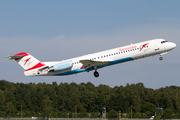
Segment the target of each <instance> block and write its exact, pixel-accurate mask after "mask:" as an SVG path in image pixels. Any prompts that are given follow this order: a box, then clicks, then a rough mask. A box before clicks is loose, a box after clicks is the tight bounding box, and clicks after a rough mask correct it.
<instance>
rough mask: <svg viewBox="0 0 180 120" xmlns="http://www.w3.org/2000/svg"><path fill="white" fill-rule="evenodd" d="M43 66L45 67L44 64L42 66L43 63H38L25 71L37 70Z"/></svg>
mask: <svg viewBox="0 0 180 120" xmlns="http://www.w3.org/2000/svg"><path fill="white" fill-rule="evenodd" d="M43 66H45V64H44V63H41V62H39V63H38V64H36V65H35V66H34V67H32V68H29V69H27V70H26V71H29V70H33V69H37V68H40V67H43Z"/></svg>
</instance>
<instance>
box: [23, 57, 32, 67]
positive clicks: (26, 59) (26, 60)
mask: <svg viewBox="0 0 180 120" xmlns="http://www.w3.org/2000/svg"><path fill="white" fill-rule="evenodd" d="M30 59H31V57H30V58H28V59H26V60H24V62H25V63H24V65H26V63H27V62H28V61H29V60H30Z"/></svg>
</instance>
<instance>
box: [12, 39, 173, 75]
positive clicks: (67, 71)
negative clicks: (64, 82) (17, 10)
mask: <svg viewBox="0 0 180 120" xmlns="http://www.w3.org/2000/svg"><path fill="white" fill-rule="evenodd" d="M175 47H176V44H175V43H172V42H168V41H167V40H165V39H153V40H149V41H145V42H140V43H136V44H132V43H131V44H130V45H127V46H123V47H118V48H114V49H110V50H106V51H102V52H97V53H93V54H88V55H84V56H80V57H76V58H72V59H67V60H63V61H54V62H40V61H39V60H37V59H36V58H34V57H33V56H31V55H30V54H29V53H26V52H21V53H18V54H15V55H13V56H8V58H9V60H13V59H14V60H16V61H17V62H18V63H19V65H21V66H22V67H23V68H24V69H25V71H24V74H25V76H64V75H71V74H77V73H81V72H85V71H86V72H89V71H94V76H95V77H99V73H98V72H97V70H98V69H100V68H104V67H107V66H110V65H115V64H118V63H124V62H128V61H133V60H137V59H141V58H146V57H150V56H154V55H160V58H159V60H163V58H162V57H161V56H162V55H164V54H166V53H167V52H168V51H171V50H173V49H174V48H175Z"/></svg>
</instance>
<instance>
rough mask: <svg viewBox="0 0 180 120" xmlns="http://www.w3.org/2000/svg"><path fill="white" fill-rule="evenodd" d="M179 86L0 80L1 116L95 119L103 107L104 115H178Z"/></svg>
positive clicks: (144, 116)
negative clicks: (159, 86)
mask: <svg viewBox="0 0 180 120" xmlns="http://www.w3.org/2000/svg"><path fill="white" fill-rule="evenodd" d="M179 94H180V87H178V86H169V87H165V88H159V89H155V90H154V89H151V88H145V86H144V84H143V83H137V84H126V86H115V87H113V88H111V87H109V86H107V85H102V84H100V85H99V86H95V85H94V84H92V83H91V82H88V83H80V84H76V83H74V82H72V83H70V84H69V83H60V84H57V82H52V84H46V83H38V84H35V83H28V84H24V83H12V82H8V81H5V80H0V117H32V116H36V117H51V118H68V117H69V118H73V117H91V118H98V117H99V115H100V112H101V110H102V108H103V107H105V108H106V112H107V117H109V118H117V117H118V114H119V111H121V113H122V117H124V118H130V117H131V114H132V117H133V118H150V117H151V116H152V115H153V114H154V110H155V108H163V116H162V115H161V113H158V112H157V114H158V115H159V116H161V117H163V118H180V114H179V112H180V106H179V105H180V103H179V102H180V99H179V98H180V95H179Z"/></svg>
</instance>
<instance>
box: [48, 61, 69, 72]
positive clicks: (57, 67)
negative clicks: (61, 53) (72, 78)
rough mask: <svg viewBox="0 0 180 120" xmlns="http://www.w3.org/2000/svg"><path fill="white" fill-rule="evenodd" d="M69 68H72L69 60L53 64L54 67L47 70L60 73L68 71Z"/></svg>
mask: <svg viewBox="0 0 180 120" xmlns="http://www.w3.org/2000/svg"><path fill="white" fill-rule="evenodd" d="M71 67H72V62H71V60H69V61H64V62H61V63H58V64H55V65H54V66H52V67H50V68H49V71H61V70H66V69H69V68H71Z"/></svg>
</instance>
